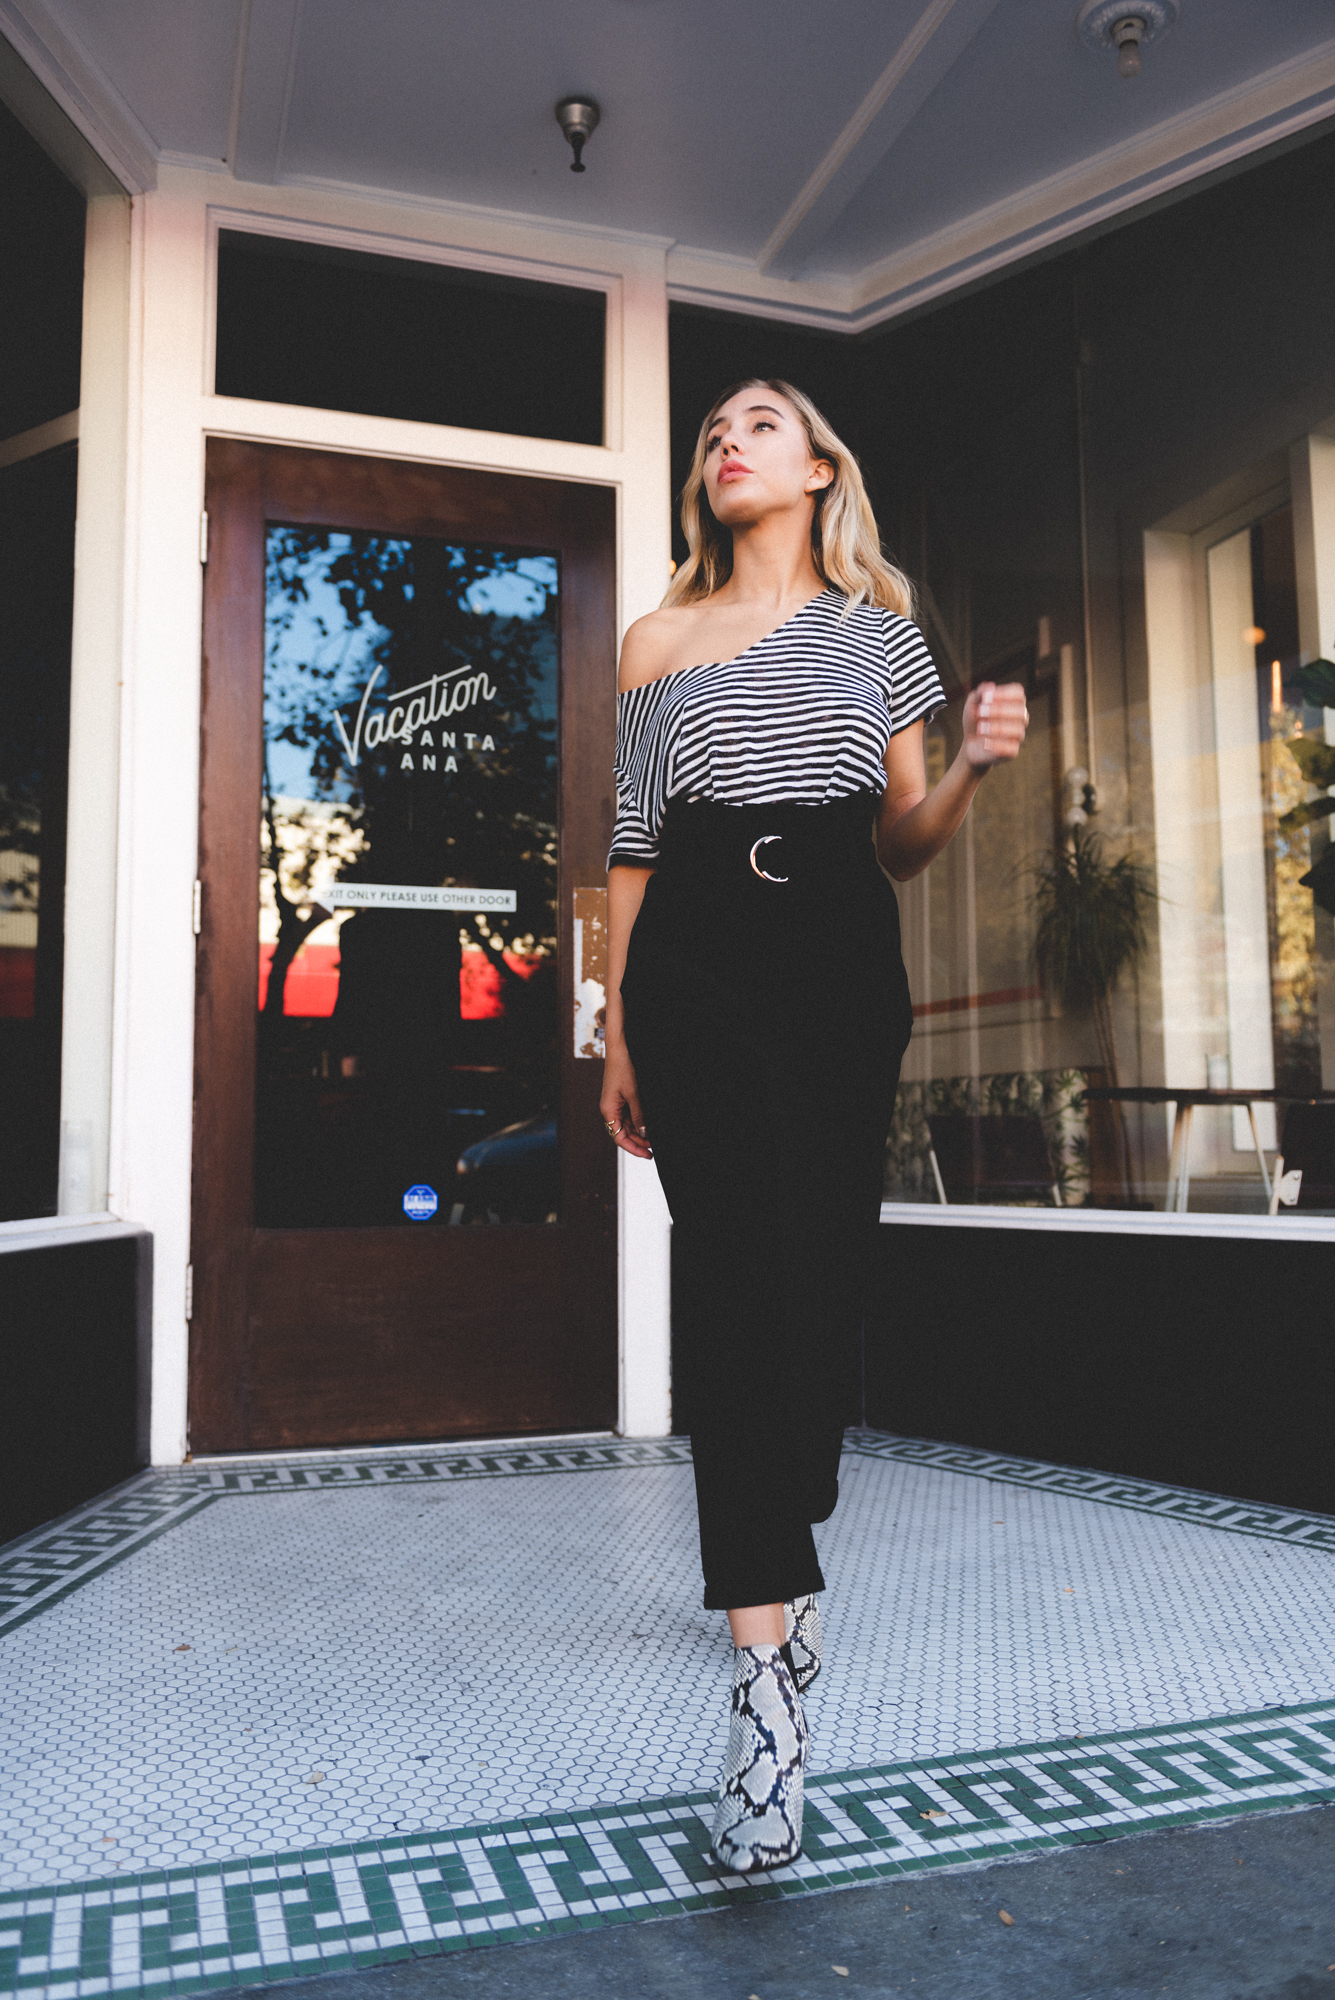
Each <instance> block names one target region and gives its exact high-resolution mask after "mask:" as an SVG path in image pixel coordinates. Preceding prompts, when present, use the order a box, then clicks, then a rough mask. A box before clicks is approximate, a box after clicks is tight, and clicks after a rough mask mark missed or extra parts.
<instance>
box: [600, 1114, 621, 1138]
mask: <svg viewBox="0 0 1335 2000" xmlns="http://www.w3.org/2000/svg"><path fill="white" fill-rule="evenodd" d="M603 1123H604V1125H605V1126H606V1127H607V1129H608V1131H609V1132H610V1133H611V1134H612V1137H613V1138H614V1139H615V1138H616V1135H617V1133H618V1132H619V1131H620V1130H621V1120H620V1119H619V1118H617V1119H612V1118H604V1120H603Z"/></svg>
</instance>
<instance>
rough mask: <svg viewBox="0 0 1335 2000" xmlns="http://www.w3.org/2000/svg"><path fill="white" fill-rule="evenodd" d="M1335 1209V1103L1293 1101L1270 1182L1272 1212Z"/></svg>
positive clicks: (1274, 1213) (1287, 1115)
mask: <svg viewBox="0 0 1335 2000" xmlns="http://www.w3.org/2000/svg"><path fill="white" fill-rule="evenodd" d="M1281 1209H1287V1210H1289V1211H1290V1213H1292V1212H1293V1211H1295V1210H1297V1211H1301V1210H1303V1209H1306V1210H1307V1211H1308V1212H1309V1213H1310V1212H1311V1211H1312V1210H1313V1209H1316V1210H1325V1211H1327V1212H1329V1211H1330V1210H1332V1209H1335V1104H1327V1103H1321V1104H1310V1103H1309V1104H1290V1105H1289V1107H1288V1109H1287V1110H1286V1111H1285V1113H1284V1131H1283V1134H1282V1136H1281V1139H1280V1149H1279V1158H1278V1159H1277V1160H1276V1161H1275V1171H1274V1175H1273V1177H1272V1179H1271V1183H1270V1213H1271V1214H1272V1215H1278V1214H1279V1212H1280V1210H1281Z"/></svg>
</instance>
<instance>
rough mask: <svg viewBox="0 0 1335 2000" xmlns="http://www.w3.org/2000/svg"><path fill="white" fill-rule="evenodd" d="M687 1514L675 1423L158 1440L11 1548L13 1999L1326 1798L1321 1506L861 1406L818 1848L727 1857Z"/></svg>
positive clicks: (0, 1629)
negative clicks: (999, 1448)
mask: <svg viewBox="0 0 1335 2000" xmlns="http://www.w3.org/2000/svg"><path fill="white" fill-rule="evenodd" d="M693 1532H694V1531H693V1504H692V1481H691V1472H690V1464H689V1453H688V1451H687V1448H686V1447H685V1445H684V1444H682V1443H681V1442H680V1441H675V1440H668V1441H666V1442H664V1443H655V1444H634V1443H625V1442H621V1441H606V1440H587V1441H579V1440H559V1441H556V1442H553V1443H552V1444H550V1445H545V1444H533V1443H527V1444H523V1445H513V1446H504V1447H501V1446H497V1447H492V1448H487V1449H483V1450H476V1451H458V1450H453V1449H444V1450H440V1451H437V1452H426V1453H420V1454H419V1453H414V1454H409V1455H404V1454H402V1453H388V1452H368V1453H365V1454H358V1455H351V1454H342V1455H336V1456H331V1457H329V1458H328V1459H321V1458H316V1457H311V1456H307V1457H303V1458H297V1459H291V1460H287V1461H281V1462H275V1461H273V1460H264V1461H252V1462H240V1461H232V1462H228V1463H226V1464H215V1465H200V1466H192V1467H187V1468H183V1469H182V1470H180V1471H176V1472H161V1473H159V1472H155V1473H147V1474H144V1475H142V1476H141V1477H140V1478H138V1479H136V1480H133V1481H131V1482H129V1483H128V1484H127V1485H126V1486H123V1487H120V1488H118V1489H116V1491H115V1492H114V1493H113V1494H112V1495H110V1496H107V1497H106V1498H105V1499H104V1500H103V1501H102V1502H100V1503H94V1504H93V1505H91V1506H89V1507H87V1508H85V1509H83V1510H82V1511H81V1512H80V1513H79V1514H78V1515H76V1516H74V1517H72V1518H70V1519H69V1520H67V1521H65V1522H62V1523H61V1524H60V1525H59V1526H58V1527H57V1528H55V1529H53V1530H49V1531H38V1532H37V1533H35V1534H33V1535H30V1536H28V1537H26V1538H25V1539H24V1540H23V1541H21V1542H18V1543H15V1544H13V1545H11V1547H10V1548H9V1549H8V1550H5V1551H3V1552H0V1683H3V1687H4V1709H3V1712H4V1721H3V1725H2V1733H0V1761H2V1762H3V1767H4V1770H5V1780H4V1789H5V1797H6V1806H5V1811H4V1826H3V1831H2V1832H0V1993H9V1992H16V1991H17V1992H23V1993H24V1994H39V1993H42V1992H46V1993H47V1994H49V1995H50V1996H51V2000H65V1996H76V1995H79V1996H81V1995H83V1994H88V1993H100V1992H106V1991H112V1990H115V1991H139V1990H143V1991H145V1992H149V1991H152V1990H154V1989H157V1988H161V1987H163V1986H166V1987H168V1988H171V1989H175V1988H180V1989H182V1990H188V1989H199V1988H202V1987H204V1986H208V1985H229V1984H235V1983H237V1982H238V1981H246V1980H258V1979H272V1978H273V1977H274V1976H275V1969H276V1968H282V1967H288V1968H290V1970H291V1971H292V1972H293V1973H294V1974H296V1973H299V1972H302V1971H308V1970H312V1969H314V1966H315V1964H317V1963H318V1964H320V1965H322V1966H327V1965H336V1964H340V1963H341V1964H351V1963H363V1964H364V1963H375V1962H380V1961H383V1960H386V1959H390V1958H393V1957H394V1956H396V1955H403V1954H405V1953H410V1952H415V1951H416V1952H420V1951H431V1952H439V1951H442V1950H450V1949H458V1948H463V1947H465V1946H471V1945H476V1944H486V1943H493V1942H500V1941H503V1940H505V1939H507V1938H510V1939H513V1938H516V1937H521V1936H525V1935H535V1934H542V1933H545V1932H551V1931H554V1930H561V1929H563V1928H574V1927H579V1926H582V1925H587V1924H589V1923H606V1922H625V1921H631V1920H633V1919H634V1917H635V1916H636V1915H637V1914H643V1915H659V1914H664V1913H666V1912H668V1911H672V1910H689V1909H702V1908H708V1907H711V1906H713V1905H715V1904H718V1903H724V1902H727V1901H730V1900H736V1899H738V1898H748V1897H754V1896H757V1895H783V1894H792V1893H801V1892H803V1891H804V1890H808V1889H810V1888H813V1887H827V1886H834V1885H837V1884H840V1883H846V1882H853V1881H866V1880H870V1879H874V1878H876V1877H877V1876H883V1875H886V1874H894V1873H899V1872H902V1871H905V1870H910V1871H912V1870H919V1869H922V1868H927V1867H938V1866H941V1865H943V1864H945V1863H949V1862H952V1861H953V1862H956V1863H958V1862H959V1861H960V1860H962V1859H971V1858H972V1859H976V1858H982V1857H984V1856H987V1855H999V1854H1002V1853H1013V1852H1016V1851H1017V1850H1023V1849H1026V1848H1034V1847H1045V1846H1052V1845H1054V1844H1057V1843H1061V1842H1069V1841H1074V1840H1082V1839H1091V1838H1106V1837H1107V1835H1108V1833H1109V1831H1115V1830H1117V1829H1122V1828H1128V1827H1131V1826H1136V1825H1146V1824H1154V1823H1159V1824H1170V1823H1180V1822H1182V1821H1184V1820H1192V1819H1200V1818H1205V1817H1211V1816H1214V1815H1217V1814H1220V1813H1230V1812H1239V1811H1249V1810H1257V1809H1262V1808H1267V1807H1268V1808H1274V1807H1276V1806H1281V1805H1286V1804H1293V1803H1299V1802H1302V1801H1306V1800H1315V1799H1318V1798H1320V1799H1327V1798H1330V1797H1332V1796H1335V1669H1332V1667H1331V1666H1330V1664H1329V1662H1330V1661H1331V1659H1332V1657H1335V1521H1331V1520H1328V1519H1325V1518H1323V1517H1312V1516H1304V1515H1298V1514H1292V1513H1285V1512H1281V1511H1278V1510H1273V1509H1266V1508H1259V1507H1255V1506H1249V1505H1245V1504H1243V1503H1240V1502H1236V1501H1227V1500H1220V1499H1215V1498H1212V1497H1210V1496H1204V1495H1199V1494H1192V1493H1186V1492H1182V1491H1180V1490H1178V1489H1174V1488H1169V1487H1160V1486H1152V1485H1148V1484H1145V1483H1143V1482H1133V1481H1126V1480H1116V1479H1112V1478H1109V1477H1107V1476H1106V1475H1102V1474H1094V1473H1081V1472H1071V1471H1066V1470H1063V1469H1061V1468H1056V1467H1051V1466H1043V1465H1037V1464H1032V1463H1028V1462H1025V1461H1016V1460H1008V1459H1001V1458H997V1457H996V1456H994V1455H990V1454H987V1453H984V1452H979V1451H969V1450H963V1449H959V1448H956V1447H950V1446H943V1445H934V1444H924V1443H920V1442H916V1441H914V1440H909V1439H896V1438H889V1437H885V1436H882V1435H879V1434H875V1433H858V1434H850V1438H849V1443H848V1449H847V1453H846V1457H845V1462H844V1477H843V1498H842V1500H841V1504H840V1508H839V1511H838V1514H837V1515H836V1518H835V1520H834V1521H833V1522H832V1523H830V1524H829V1525H828V1527H826V1528H824V1529H821V1530H819V1531H818V1534H819V1537H820V1542H821V1553H822V1560H823V1562H824V1564H825V1568H826V1574H827V1577H828V1578H829V1581H830V1585H831V1588H830V1590H829V1592H828V1593H827V1596H826V1599H825V1602H824V1605H823V1612H824V1617H825V1625H826V1633H827V1647H828V1664H827V1667H826V1671H825V1672H824V1673H823V1674H822V1676H821V1678H820V1679H819V1681H818V1682H817V1683H816V1685H815V1686H814V1687H813V1688H812V1690H811V1692H810V1694H809V1695H808V1697H807V1713H808V1717H809V1720H810V1722H811V1725H812V1733H813V1761H812V1770H811V1777H810V1781H809V1788H808V1814H807V1838H806V1857H805V1859H804V1860H803V1862H802V1863H800V1864H799V1866H798V1867H797V1868H796V1869H794V1870H790V1871H784V1872H783V1873H781V1874H776V1875H775V1876H774V1877H772V1878H767V1879H755V1878H753V1879H752V1880H751V1881H750V1882H746V1883H743V1882H742V1881H741V1880H740V1879H739V1878H736V1877H731V1876H727V1875H724V1874H721V1873H720V1872H719V1870H718V1869H717V1868H715V1867H714V1866H713V1865H712V1863H711V1862H710V1861H709V1859H708V1853H707V1849H708V1822H709V1817H710V1810H711V1807H710V1790H711V1787H712V1785H713V1783H714V1780H715V1777H716V1773H717V1767H718V1763H719V1760H720V1757H721V1753H722V1747H723V1733H724V1726H725V1715H726V1701H727V1687H728V1676H729V1669H730V1655H729V1647H728V1642H727V1637H726V1628H725V1627H724V1624H723V1621H722V1619H721V1618H719V1617H718V1616H717V1615H714V1614H709V1613H705V1612H702V1611H701V1610H699V1609H698V1602H699V1585H698V1580H697V1575H696V1569H695V1552H694V1539H693ZM646 1688H648V1689H650V1691H651V1696H650V1700H649V1702H648V1703H647V1704H646V1703H645V1701H644V1697H643V1691H644V1690H645V1689H646ZM554 1694H555V1695H556V1696H557V1697H558V1709H557V1712H558V1713H559V1716H560V1726H559V1728H557V1729H556V1730H554V1731H550V1732H549V1731H547V1730H546V1729H544V1728H538V1729H536V1730H535V1729H534V1728H533V1727H532V1725H531V1721H530V1718H532V1717H534V1716H543V1715H546V1714H548V1713H550V1712H551V1710H552V1705H553V1695H554ZM516 1745H519V1746H520V1748H519V1750H518V1752H517V1751H516Z"/></svg>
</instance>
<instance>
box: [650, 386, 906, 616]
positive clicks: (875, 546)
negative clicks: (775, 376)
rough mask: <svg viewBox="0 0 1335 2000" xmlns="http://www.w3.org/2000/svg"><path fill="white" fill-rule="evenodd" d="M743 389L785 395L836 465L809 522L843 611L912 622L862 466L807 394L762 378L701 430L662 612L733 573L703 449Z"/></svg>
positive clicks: (713, 410)
mask: <svg viewBox="0 0 1335 2000" xmlns="http://www.w3.org/2000/svg"><path fill="white" fill-rule="evenodd" d="M743 389H768V390H769V392H770V394H771V395H772V396H782V398H783V399H784V401H785V402H786V403H789V404H791V406H792V408H793V409H794V410H796V412H797V414H798V416H799V417H800V418H801V420H802V423H803V425H804V427H805V429H806V434H807V442H808V444H809V445H810V447H811V455H812V457H813V458H823V459H827V460H828V461H829V463H830V464H831V465H832V466H833V467H834V478H833V480H832V481H831V482H830V484H829V485H828V486H827V487H825V488H824V489H823V490H822V491H820V492H819V493H817V494H816V495H815V501H816V507H815V512H814V513H813V514H812V517H811V557H812V561H813V562H814V563H815V565H816V571H817V574H818V575H819V576H820V577H821V578H822V579H823V580H824V581H825V582H826V583H828V584H833V585H834V587H835V588H836V589H837V590H842V591H843V593H844V595H845V597H846V598H847V599H848V603H847V605H846V606H845V612H848V611H851V610H852V608H853V606H854V605H855V604H880V605H883V606H884V607H885V609H886V610H887V611H894V612H896V613H897V614H898V615H899V616H900V617H901V618H911V617H912V616H913V586H912V584H911V583H910V582H909V580H908V578H907V577H906V576H905V574H904V572H903V571H902V570H900V569H896V568H895V566H894V564H893V563H891V562H887V561H886V559H885V556H884V555H883V554H882V552H881V537H880V534H879V533H878V531H877V527H876V516H875V515H874V514H873V513H872V511H871V502H870V500H869V499H868V498H867V489H866V487H865V486H864V485H863V483H862V468H861V466H860V465H859V464H858V462H857V460H856V458H854V456H853V454H852V452H851V451H850V450H849V449H848V446H847V445H846V444H845V443H844V441H843V439H842V438H841V437H840V436H839V435H838V433H837V432H836V431H835V430H834V428H833V427H832V425H831V424H830V423H829V422H828V421H827V420H826V418H824V417H823V416H822V415H821V413H820V411H819V410H818V409H817V408H816V405H815V404H814V403H813V402H812V400H811V398H810V396H804V395H803V394H802V391H801V390H800V389H795V388H794V387H793V385H792V383H791V382H781V381H778V380H766V379H765V378H764V377H762V376H748V377H747V379H746V380H745V381H744V382H734V384H733V386H732V387H731V388H730V389H725V390H724V391H723V394H722V395H721V396H716V397H715V398H714V401H713V403H712V404H711V405H710V409H709V414H708V415H707V416H706V418H705V420H704V422H703V423H702V424H701V426H700V435H699V437H698V438H697V440H696V445H695V456H694V457H693V458H692V460H691V470H690V474H689V476H688V478H687V480H686V484H685V486H684V487H683V488H682V492H681V525H682V528H683V530H684V532H685V535H686V545H687V549H688V551H689V553H688V555H687V557H686V560H685V562H684V563H682V565H681V567H680V569H679V570H678V571H677V573H676V575H675V576H674V577H673V579H672V582H671V584H670V585H669V586H668V593H667V596H666V597H665V598H664V599H663V605H664V607H667V606H668V605H673V604H698V603H699V602H700V600H701V598H704V597H712V596H713V594H714V592H715V591H716V590H718V589H720V588H721V587H722V585H723V584H725V583H726V582H727V581H728V578H729V577H730V576H731V575H732V534H731V531H730V530H729V529H727V528H725V527H723V526H722V525H721V524H720V522H718V521H717V520H716V519H715V517H714V510H713V508H712V507H711V506H710V504H709V501H708V499H707V497H706V495H705V446H706V445H707V444H708V442H709V432H710V429H711V427H712V425H713V423H714V420H715V418H716V417H717V416H718V413H719V411H720V410H721V409H722V408H723V406H724V405H725V403H728V402H730V401H731V400H732V398H733V397H734V396H736V395H738V394H739V393H740V392H741V391H742V390H743Z"/></svg>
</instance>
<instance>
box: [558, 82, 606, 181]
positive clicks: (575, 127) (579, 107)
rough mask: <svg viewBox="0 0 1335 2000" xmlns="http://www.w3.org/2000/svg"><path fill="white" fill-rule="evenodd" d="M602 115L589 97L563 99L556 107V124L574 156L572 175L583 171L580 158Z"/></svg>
mask: <svg viewBox="0 0 1335 2000" xmlns="http://www.w3.org/2000/svg"><path fill="white" fill-rule="evenodd" d="M601 116H602V113H601V112H600V111H599V109H598V106H597V105H596V104H595V103H594V101H593V99H592V98H591V97H563V98H562V99H561V102H560V103H559V104H558V105H557V107H556V122H557V124H558V125H559V126H560V127H561V130H562V131H563V132H564V133H565V135H566V138H567V139H568V141H569V142H570V150H571V152H572V153H573V154H574V155H575V158H574V160H573V162H572V164H571V168H570V171H571V173H572V174H582V173H583V172H584V171H585V168H584V161H583V158H582V155H583V152H584V148H585V146H586V145H587V143H588V141H589V140H590V139H591V138H592V136H593V132H594V128H595V127H596V125H597V123H598V120H599V118H600V117H601Z"/></svg>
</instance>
